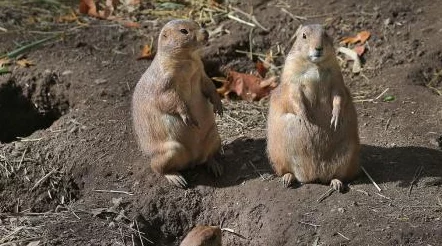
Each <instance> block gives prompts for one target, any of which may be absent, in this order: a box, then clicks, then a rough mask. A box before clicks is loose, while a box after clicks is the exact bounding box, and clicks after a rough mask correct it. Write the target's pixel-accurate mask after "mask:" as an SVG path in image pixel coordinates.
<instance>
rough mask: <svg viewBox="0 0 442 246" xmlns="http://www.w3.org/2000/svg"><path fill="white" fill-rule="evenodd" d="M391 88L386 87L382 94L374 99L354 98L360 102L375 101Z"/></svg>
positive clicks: (356, 101)
mask: <svg viewBox="0 0 442 246" xmlns="http://www.w3.org/2000/svg"><path fill="white" fill-rule="evenodd" d="M389 89H390V88H387V89H385V90H384V91H383V92H382V93H381V94H379V95H378V96H377V97H376V98H372V99H362V100H354V101H353V102H355V103H359V102H374V101H376V100H378V99H379V98H381V96H382V95H384V94H385V93H386V92H387V91H388V90H389Z"/></svg>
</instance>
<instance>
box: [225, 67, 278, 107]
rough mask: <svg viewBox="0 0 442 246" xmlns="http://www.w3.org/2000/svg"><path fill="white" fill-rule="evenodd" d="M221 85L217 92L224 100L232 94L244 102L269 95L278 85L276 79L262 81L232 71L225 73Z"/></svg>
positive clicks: (258, 78)
mask: <svg viewBox="0 0 442 246" xmlns="http://www.w3.org/2000/svg"><path fill="white" fill-rule="evenodd" d="M221 82H222V83H223V85H222V86H221V87H220V88H218V89H217V92H218V93H219V94H220V95H221V96H223V97H224V98H226V99H229V93H230V92H234V93H235V94H237V95H238V96H239V97H241V98H242V99H244V100H246V101H249V102H251V101H258V100H260V99H262V98H264V97H267V96H268V95H269V94H270V91H271V90H273V89H274V88H275V87H276V86H277V85H278V84H277V82H276V77H274V76H273V77H270V78H268V79H262V78H260V77H258V76H255V75H252V74H245V73H239V72H236V71H233V70H230V71H228V72H227V78H226V79H225V80H224V81H221Z"/></svg>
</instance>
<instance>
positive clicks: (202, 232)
mask: <svg viewBox="0 0 442 246" xmlns="http://www.w3.org/2000/svg"><path fill="white" fill-rule="evenodd" d="M180 246H221V229H220V228H219V227H218V226H202V225H198V226H196V227H195V228H193V229H192V230H191V231H190V232H189V233H188V234H187V236H186V237H185V238H184V240H183V241H182V242H181V244H180Z"/></svg>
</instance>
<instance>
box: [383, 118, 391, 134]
mask: <svg viewBox="0 0 442 246" xmlns="http://www.w3.org/2000/svg"><path fill="white" fill-rule="evenodd" d="M390 122H391V117H390V118H388V120H387V124H385V128H384V131H386V130H387V129H388V127H389V126H390Z"/></svg>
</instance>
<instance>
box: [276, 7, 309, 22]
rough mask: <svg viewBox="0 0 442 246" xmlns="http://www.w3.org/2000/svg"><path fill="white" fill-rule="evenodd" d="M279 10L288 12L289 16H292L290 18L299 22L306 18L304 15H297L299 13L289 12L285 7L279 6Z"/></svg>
mask: <svg viewBox="0 0 442 246" xmlns="http://www.w3.org/2000/svg"><path fill="white" fill-rule="evenodd" d="M281 11H282V12H284V13H286V14H288V15H289V16H290V17H292V19H294V20H297V21H299V22H301V20H303V21H305V20H307V18H305V17H304V16H299V15H294V14H292V13H290V12H289V11H288V10H287V9H285V8H281Z"/></svg>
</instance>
